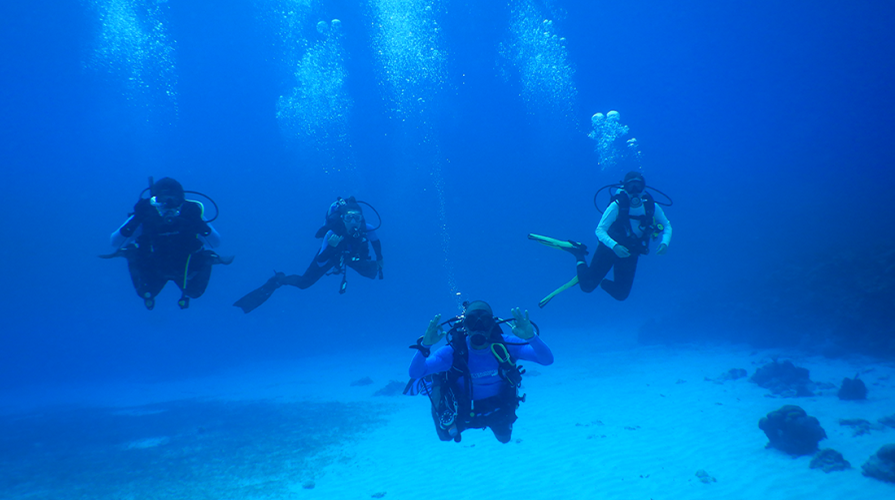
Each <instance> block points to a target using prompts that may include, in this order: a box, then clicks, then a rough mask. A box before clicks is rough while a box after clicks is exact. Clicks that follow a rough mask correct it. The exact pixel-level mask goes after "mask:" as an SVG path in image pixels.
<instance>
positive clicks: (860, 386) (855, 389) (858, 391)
mask: <svg viewBox="0 0 895 500" xmlns="http://www.w3.org/2000/svg"><path fill="white" fill-rule="evenodd" d="M839 399H844V400H848V401H855V400H859V399H867V386H866V385H864V382H863V381H862V380H861V379H859V378H858V375H855V378H853V379H852V378H848V377H846V378H844V379H842V387H840V388H839Z"/></svg>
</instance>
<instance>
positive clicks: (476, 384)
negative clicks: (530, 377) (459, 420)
mask: <svg viewBox="0 0 895 500" xmlns="http://www.w3.org/2000/svg"><path fill="white" fill-rule="evenodd" d="M502 336H503V340H504V342H507V343H518V344H522V343H525V342H527V344H525V345H509V344H508V345H507V351H509V353H510V359H512V360H513V361H514V362H515V361H518V360H526V361H534V362H535V363H539V364H542V365H549V364H552V363H553V352H551V351H550V348H549V347H547V344H545V343H544V341H543V340H541V337H539V336H537V335H535V336H534V337H532V338H531V339H529V340H527V341H526V340H522V339H520V338H519V337H516V336H514V335H506V334H504V335H502ZM466 345H467V349H468V350H469V363H468V366H469V373H470V375H471V376H472V399H473V400H481V399H485V398H490V397H492V396H497V394H498V393H499V392H500V387H501V384H503V383H504V381H503V379H501V378H500V376H499V375H498V372H497V369H498V368H499V367H500V365H499V364H498V363H497V358H495V357H494V353H492V352H491V349H490V348H488V349H473V348H472V345H470V343H469V339H468V338H467V339H466ZM453 362H454V348H453V347H451V346H450V345H446V346H444V347H442V348H440V349H438V350H437V351H435V352H434V353H432V354H430V355H429V357H428V358H427V357H425V356H423V354H422V352H420V351H416V354H414V355H413V360H412V361H411V362H410V377H411V378H416V379H418V378H422V377H425V376H426V375H431V374H433V373H440V372H444V371H447V370H449V369H450V368H451V365H452V364H453ZM460 384H461V385H462V384H465V382H464V381H463V377H460Z"/></svg>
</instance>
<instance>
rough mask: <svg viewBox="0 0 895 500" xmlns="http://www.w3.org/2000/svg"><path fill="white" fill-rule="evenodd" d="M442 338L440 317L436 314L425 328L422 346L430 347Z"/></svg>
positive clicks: (442, 331)
mask: <svg viewBox="0 0 895 500" xmlns="http://www.w3.org/2000/svg"><path fill="white" fill-rule="evenodd" d="M443 337H444V330H443V329H442V328H441V315H440V314H436V315H435V318H434V319H433V320H432V321H430V322H429V327H428V328H426V334H425V335H423V345H424V346H426V347H431V346H433V345H435V344H437V343H438V341H439V340H441V339H442V338H443Z"/></svg>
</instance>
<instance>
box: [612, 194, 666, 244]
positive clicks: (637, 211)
mask: <svg viewBox="0 0 895 500" xmlns="http://www.w3.org/2000/svg"><path fill="white" fill-rule="evenodd" d="M628 214H629V215H631V216H638V215H645V214H646V207H645V206H644V205H642V204H641V205H640V206H639V207H636V208H635V207H631V208H630V209H629V210H628ZM654 216H655V218H656V222H658V223H659V224H662V227H663V229H662V232H661V236H662V241H661V243H662V244H664V245H665V246H669V243H671V222H669V221H668V217H666V216H665V211H664V210H662V206H661V205H659V204H656V212H655V214H654ZM617 218H618V202H617V201H614V202H612V203H610V204H609V206H608V207H607V208H606V211H605V212H603V217H602V218H600V223H599V224H597V229H596V230H594V233H596V235H597V238H598V239H599V240H600V242H601V243H603V244H604V245H606V246H607V247H609V248H615V246H616V245H618V242H617V241H615V240H613V239H612V238H611V237H610V236H609V227H610V226H612V224H613V223H614V222H615V220H616V219H617ZM630 224H631V231H632V232H633V233H634V234H635V235H637V237H638V238H640V237H642V236H643V231H641V230H640V222H639V221H638V220H637V219H634V218H633V217H632V218H631V219H630ZM629 250H630V249H629Z"/></svg>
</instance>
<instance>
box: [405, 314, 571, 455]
mask: <svg viewBox="0 0 895 500" xmlns="http://www.w3.org/2000/svg"><path fill="white" fill-rule="evenodd" d="M512 314H513V319H511V320H500V319H498V318H495V317H494V315H493V313H492V311H491V306H489V305H488V304H487V303H486V302H483V301H480V300H477V301H474V302H471V303H468V304H466V308H465V311H464V313H463V314H462V315H461V316H458V317H456V318H453V319H451V320H448V321H447V322H445V323H443V324H442V323H440V321H441V315H437V316H435V319H433V320H432V321H430V322H429V327H428V328H427V329H426V333H425V335H423V336H422V337H421V338H420V339H419V340H418V341H417V344H416V345H413V346H411V348H413V349H416V350H417V352H416V354H414V356H413V360H412V361H411V363H410V377H411V379H412V380H411V381H410V383H409V384H408V385H407V389H406V390H405V394H418V393H424V394H427V395H428V396H429V399H430V400H431V402H432V418H433V419H434V420H435V430H436V432H437V433H438V437H439V438H440V439H441V440H442V441H450V440H454V441H456V442H459V441H460V434H461V433H462V432H463V431H464V430H466V429H484V428H490V429H491V431H492V432H493V433H494V437H495V438H497V440H498V441H500V442H501V443H508V442H509V441H510V438H511V437H512V432H513V422H515V421H516V408H517V407H518V406H519V403H520V401H524V400H525V395H522V396H519V388H520V386H521V385H522V373H524V370H523V369H521V366H518V365H517V364H516V362H517V361H518V360H527V361H534V362H535V363H539V364H542V365H549V364H552V363H553V353H552V352H551V351H550V348H549V347H547V344H545V343H544V341H542V340H541V338H540V336H538V335H536V334H535V328H536V327H534V326H533V324H532V322H531V320H529V318H528V311H525V313H524V314H523V313H522V311H521V310H520V309H519V308H516V309H513V310H512ZM508 321H512V322H513V325H512V330H513V335H506V334H504V333H503V332H502V331H501V328H500V324H501V323H504V322H508ZM445 324H450V326H451V328H450V330H449V331H448V333H447V334H445V333H444V331H443V330H442V326H443V325H445ZM445 336H447V339H448V345H446V346H444V347H442V348H440V349H438V350H437V351H435V352H434V353H431V347H432V346H433V345H435V344H436V343H438V341H439V340H441V339H442V338H444V337H445Z"/></svg>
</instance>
